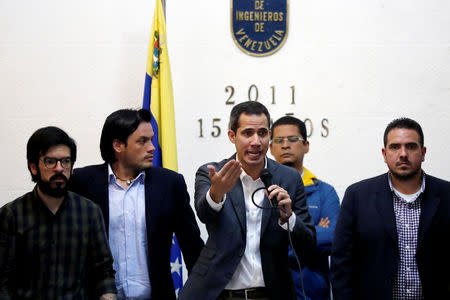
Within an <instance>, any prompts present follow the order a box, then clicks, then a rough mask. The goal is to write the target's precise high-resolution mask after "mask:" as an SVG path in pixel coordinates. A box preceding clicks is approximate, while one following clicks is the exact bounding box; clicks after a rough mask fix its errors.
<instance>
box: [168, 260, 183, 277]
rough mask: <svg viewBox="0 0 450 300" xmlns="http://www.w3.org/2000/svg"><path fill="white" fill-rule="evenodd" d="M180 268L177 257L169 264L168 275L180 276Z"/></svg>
mask: <svg viewBox="0 0 450 300" xmlns="http://www.w3.org/2000/svg"><path fill="white" fill-rule="evenodd" d="M181 267H182V265H181V264H180V261H179V259H178V257H177V258H176V259H175V261H173V262H171V263H170V273H172V274H173V273H178V275H179V276H181Z"/></svg>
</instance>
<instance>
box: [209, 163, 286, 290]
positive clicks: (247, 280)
mask: <svg viewBox="0 0 450 300" xmlns="http://www.w3.org/2000/svg"><path fill="white" fill-rule="evenodd" d="M265 164H266V167H267V159H266V163H265ZM240 180H241V182H242V188H243V192H244V199H245V216H246V218H245V219H246V225H247V232H246V236H245V237H246V243H245V252H244V255H243V256H242V259H241V261H240V263H239V265H238V266H237V268H236V271H235V272H234V274H233V277H232V278H231V279H230V281H229V282H228V284H227V285H226V286H225V289H227V290H238V289H246V288H254V287H264V286H266V285H265V283H264V276H263V273H262V264H261V253H260V249H259V246H260V239H261V220H262V212H263V210H262V209H260V208H258V207H256V206H255V205H254V204H253V202H252V198H251V197H252V194H253V192H254V191H255V190H256V189H257V188H260V187H264V183H263V182H262V180H261V179H260V178H258V179H256V180H253V178H252V177H250V176H249V175H247V173H245V171H244V170H242V173H241V175H240ZM206 200H207V202H208V203H209V205H210V206H211V208H212V209H214V210H216V211H220V210H221V209H222V207H223V204H224V203H225V200H226V195H225V196H224V198H223V200H222V201H221V202H219V203H216V202H214V201H213V200H212V198H211V196H210V194H209V191H208V192H207V194H206ZM254 200H255V203H256V204H257V205H259V206H267V204H266V205H264V203H263V201H264V190H262V189H261V190H259V191H258V192H256V193H255V196H254ZM279 224H280V226H281V227H283V228H284V229H285V230H287V225H286V223H285V224H283V225H281V223H279ZM294 225H295V214H294V213H292V215H291V217H289V229H290V231H292V229H293V227H294Z"/></svg>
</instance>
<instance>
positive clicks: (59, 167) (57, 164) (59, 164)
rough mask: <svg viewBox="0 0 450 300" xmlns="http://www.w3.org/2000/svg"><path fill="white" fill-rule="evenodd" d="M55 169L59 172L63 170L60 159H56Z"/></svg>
mask: <svg viewBox="0 0 450 300" xmlns="http://www.w3.org/2000/svg"><path fill="white" fill-rule="evenodd" d="M55 170H56V171H59V172H62V171H64V168H63V166H62V164H61V161H57V162H56V166H55Z"/></svg>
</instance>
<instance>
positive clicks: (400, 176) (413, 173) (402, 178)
mask: <svg viewBox="0 0 450 300" xmlns="http://www.w3.org/2000/svg"><path fill="white" fill-rule="evenodd" d="M420 170H421V169H420V168H418V169H416V170H413V171H411V172H410V173H408V174H399V173H396V172H394V171H392V170H390V172H391V174H392V176H394V177H395V178H396V179H398V180H399V181H408V180H410V179H412V178H414V177H416V176H417V174H419V172H420Z"/></svg>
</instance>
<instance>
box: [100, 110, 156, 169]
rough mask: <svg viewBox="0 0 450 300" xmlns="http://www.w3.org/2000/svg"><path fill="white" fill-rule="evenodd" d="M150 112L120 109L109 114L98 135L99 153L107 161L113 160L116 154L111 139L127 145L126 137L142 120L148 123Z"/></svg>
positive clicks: (111, 161)
mask: <svg viewBox="0 0 450 300" xmlns="http://www.w3.org/2000/svg"><path fill="white" fill-rule="evenodd" d="M150 121H151V114H150V112H149V111H148V110H145V109H139V110H136V109H120V110H117V111H115V112H113V113H112V114H110V115H109V116H108V117H107V118H106V120H105V124H104V125H103V129H102V136H101V137H100V153H101V155H102V158H103V160H104V161H105V162H107V163H113V162H115V161H116V160H117V159H116V156H115V152H114V148H113V141H114V140H119V141H121V142H122V143H124V144H125V146H126V145H127V140H128V137H129V136H130V135H131V134H133V132H135V131H136V129H137V128H138V127H139V125H140V124H141V123H143V122H148V123H150Z"/></svg>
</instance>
